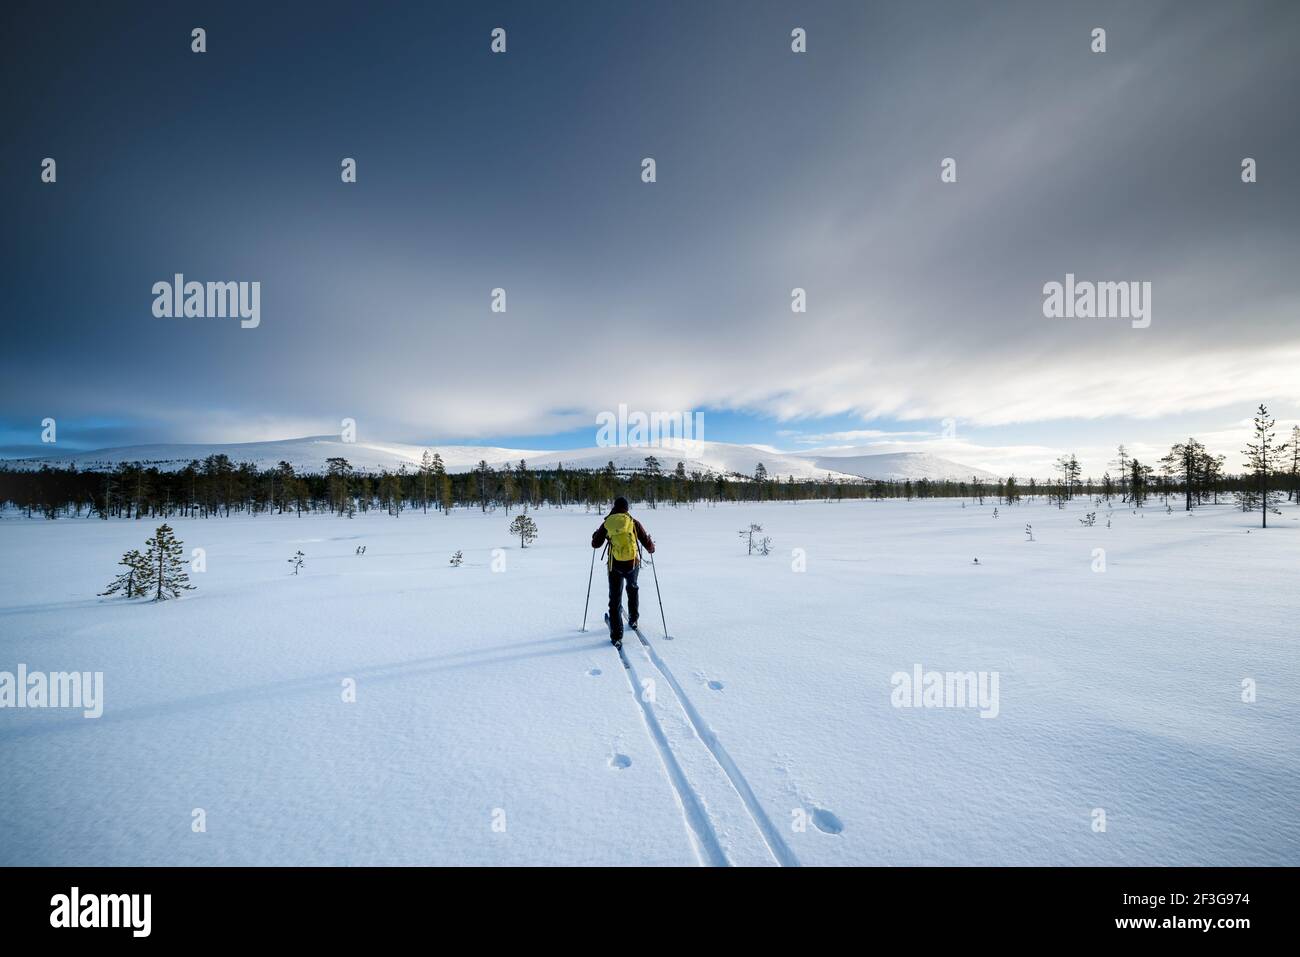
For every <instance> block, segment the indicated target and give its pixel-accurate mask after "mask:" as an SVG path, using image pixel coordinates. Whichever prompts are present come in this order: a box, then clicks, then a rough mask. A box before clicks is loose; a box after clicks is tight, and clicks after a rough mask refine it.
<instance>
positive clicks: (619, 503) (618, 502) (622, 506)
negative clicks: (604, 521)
mask: <svg viewBox="0 0 1300 957" xmlns="http://www.w3.org/2000/svg"><path fill="white" fill-rule="evenodd" d="M614 511H616V512H626V511H627V499H625V498H624V497H623V496H622V495H620V496H619V497H618V498H616V499H614Z"/></svg>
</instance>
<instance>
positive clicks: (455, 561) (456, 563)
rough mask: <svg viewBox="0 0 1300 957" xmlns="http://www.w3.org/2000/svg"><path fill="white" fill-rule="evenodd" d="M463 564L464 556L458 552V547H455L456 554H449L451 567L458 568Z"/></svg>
mask: <svg viewBox="0 0 1300 957" xmlns="http://www.w3.org/2000/svg"><path fill="white" fill-rule="evenodd" d="M463 564H465V556H464V555H462V554H461V553H460V550H459V549H457V550H456V554H454V555H452V556H451V565H452V567H453V568H460V566H461V565H463Z"/></svg>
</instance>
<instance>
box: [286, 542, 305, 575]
mask: <svg viewBox="0 0 1300 957" xmlns="http://www.w3.org/2000/svg"><path fill="white" fill-rule="evenodd" d="M306 557H307V556H306V555H304V554H303V553H302V549H301V548H300V549H298V550H297V551H296V552H294V553H293V558H291V559H289V564H290V565H292V566H293V573H294V574H295V575H296V574H298V569H300V568H302V562H303V559H305V558H306Z"/></svg>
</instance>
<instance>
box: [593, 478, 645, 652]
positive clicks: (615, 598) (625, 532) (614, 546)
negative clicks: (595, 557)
mask: <svg viewBox="0 0 1300 957" xmlns="http://www.w3.org/2000/svg"><path fill="white" fill-rule="evenodd" d="M606 542H608V543H609V560H608V563H607V566H606V567H607V569H608V571H609V640H610V641H611V642H613V643H614V644H615V645H616V646H618V647H622V644H623V616H622V615H621V614H620V613H619V609H620V607H621V606H622V604H623V586H624V585H625V584H626V585H627V622H628V625H629V626H630V627H632V628H635V627H636V625H637V613H638V605H639V598H640V592H639V589H638V588H637V584H636V577H637V573H638V572H639V571H640V570H641V551H640V549H641V548H645V550H646V551H647V552H649V553H650V554H651V555H653V554H654V553H655V543H654V541H653V540H652V539H651V538H650V535H649V533H648V532H646V530H645V526H643V525H642V524H641V523H640V522H638V521H637V520H636V519H634V518H633V517H632V516H631V515H629V514H628V505H627V499H625V498H623V497H622V496H620V497H618V498H617V499H615V500H614V508H613V510H612V511H611V512H610V513H609V514H608V515H606V516H605V520H604V521H603V522H601V524H600V528H598V529H596V531H594V532H593V533H592V535H591V547H592V548H600V546H601V545H604V544H605V543H606Z"/></svg>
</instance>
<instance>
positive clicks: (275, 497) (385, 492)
mask: <svg viewBox="0 0 1300 957" xmlns="http://www.w3.org/2000/svg"><path fill="white" fill-rule="evenodd" d="M1273 425H1274V423H1273V421H1272V420H1270V419H1269V418H1268V413H1267V410H1266V409H1264V408H1263V407H1262V406H1261V408H1260V415H1259V416H1257V417H1256V419H1255V431H1254V434H1253V441H1252V442H1251V443H1250V444H1249V445H1248V446H1247V448H1246V449H1244V450H1243V453H1242V454H1243V455H1244V456H1245V465H1246V469H1245V470H1244V471H1242V472H1240V473H1236V474H1229V473H1228V472H1227V471H1225V468H1224V457H1223V456H1211V455H1210V454H1208V453H1207V452H1206V450H1205V448H1204V446H1202V445H1201V444H1200V443H1199V442H1197V441H1196V440H1195V439H1188V440H1187V441H1186V442H1180V443H1178V444H1176V445H1174V446H1173V447H1172V448H1171V449H1170V451H1169V453H1168V454H1167V455H1165V456H1164V457H1163V458H1161V459H1160V460H1159V461H1157V462H1155V463H1152V464H1146V463H1143V462H1140V461H1138V460H1137V459H1134V458H1132V457H1131V456H1129V454H1128V453H1127V452H1126V451H1125V449H1124V447H1123V446H1120V447H1119V449H1118V451H1117V455H1116V458H1115V461H1114V462H1113V463H1112V465H1111V469H1108V470H1107V471H1106V472H1105V473H1104V474H1103V475H1102V476H1101V478H1099V479H1097V478H1091V477H1084V476H1082V474H1081V469H1080V466H1079V463H1078V461H1077V460H1076V459H1075V457H1074V456H1073V455H1070V456H1063V457H1062V458H1060V459H1059V460H1058V461H1057V463H1056V472H1057V474H1056V475H1055V476H1054V477H1053V478H1051V479H1048V480H1038V479H1033V478H1030V479H1028V480H1025V481H1019V480H1017V479H1016V478H1015V477H1013V476H1008V477H1007V478H1005V479H999V480H996V481H993V480H981V479H979V478H975V477H972V478H971V479H970V480H969V481H933V480H930V479H925V478H922V479H915V480H911V479H905V480H890V481H886V480H880V479H856V480H854V479H839V480H819V479H796V478H794V477H793V476H786V477H784V478H782V477H781V476H778V475H769V474H767V471H766V469H765V468H764V467H763V466H762V465H761V464H760V465H759V466H758V467H757V469H756V470H755V473H754V474H753V475H741V474H736V473H732V474H726V475H720V474H716V473H712V472H700V471H690V472H688V471H687V470H686V466H685V465H684V463H682V462H678V463H676V465H675V467H671V468H664V467H663V465H662V464H661V463H660V461H659V459H658V458H656V457H655V456H653V455H648V456H646V458H645V462H644V465H643V466H642V467H641V468H638V469H617V468H615V466H614V464H613V463H612V462H611V463H609V464H608V465H607V466H606V467H605V468H603V469H565V468H563V467H556V468H547V469H533V468H529V466H528V464H527V462H525V461H520V462H519V463H517V464H516V465H513V466H505V467H499V468H493V467H492V466H490V465H488V463H487V462H480V463H479V464H478V466H477V468H475V469H473V470H471V471H469V472H460V473H451V472H448V471H447V470H446V468H445V467H444V466H443V463H442V460H441V458H440V457H439V456H438V455H437V454H431V453H429V452H426V453H425V455H424V459H423V461H422V462H421V464H420V465H419V466H417V467H415V468H413V469H406V468H402V469H399V470H398V471H396V472H391V471H384V472H379V473H377V474H375V473H371V472H362V471H357V470H355V469H354V468H353V467H352V466H351V465H350V464H349V463H348V462H347V460H346V459H342V458H333V459H330V460H328V466H327V469H326V471H325V472H324V473H323V474H319V473H317V474H301V473H298V472H296V471H295V470H294V468H293V466H292V465H290V464H289V463H288V462H281V463H280V464H279V465H278V466H277V467H276V468H273V469H258V468H257V467H255V466H253V465H251V464H249V463H240V464H236V463H234V462H232V461H231V460H230V459H229V457H227V456H226V455H210V456H208V457H207V458H205V459H203V460H202V461H198V460H195V461H193V462H190V463H189V464H188V465H186V466H185V467H184V468H181V469H178V470H163V469H160V468H159V467H158V465H157V464H152V465H151V464H149V463H141V462H134V463H129V464H127V463H124V464H121V465H119V466H117V467H116V468H114V469H113V470H112V471H78V470H77V469H76V468H50V467H43V468H41V469H39V470H30V469H25V470H18V469H10V468H5V467H3V466H0V504H3V505H4V506H5V507H6V508H8V509H10V510H13V509H16V510H18V511H19V512H21V513H22V514H24V515H26V516H29V517H31V516H43V517H44V518H47V519H56V518H60V517H66V516H78V517H79V516H94V517H98V518H103V519H109V518H123V519H146V518H147V519H158V518H172V517H177V516H179V517H187V518H211V517H216V516H227V515H240V514H246V515H261V514H274V515H284V514H292V515H303V514H309V513H332V514H336V515H342V516H349V517H350V516H353V515H356V514H357V513H358V512H361V513H367V512H371V511H381V512H386V513H388V514H389V515H393V516H400V515H401V514H402V513H403V512H407V511H419V512H424V513H427V512H430V511H434V512H437V511H441V512H444V513H448V512H450V511H451V510H452V509H455V508H477V509H480V510H482V511H485V512H486V511H491V510H495V509H504V510H505V511H506V512H509V511H510V510H511V509H512V508H518V509H524V510H527V509H530V508H542V507H547V506H551V507H562V506H566V505H584V506H588V507H595V508H604V507H606V506H607V505H608V504H609V502H610V501H611V500H612V499H613V498H614V497H615V496H618V495H623V496H626V497H627V498H628V499H629V500H631V501H635V502H638V503H641V504H642V505H643V506H645V507H648V508H657V507H661V506H664V507H674V506H678V507H680V506H684V505H692V504H700V503H702V504H711V503H718V502H761V501H796V500H825V501H840V500H845V499H887V498H890V499H908V500H910V499H921V498H954V499H956V498H960V499H963V500H972V501H975V502H979V503H983V502H985V501H986V500H992V501H995V502H997V503H999V504H1004V505H1014V504H1016V503H1017V502H1020V501H1026V500H1029V501H1033V500H1039V499H1043V500H1047V501H1052V502H1056V503H1058V504H1061V505H1062V506H1063V505H1064V503H1066V502H1068V501H1070V500H1071V499H1072V498H1075V497H1076V496H1089V497H1093V498H1096V499H1099V500H1101V501H1104V502H1107V503H1114V502H1118V503H1120V504H1122V505H1126V506H1128V507H1142V506H1145V505H1149V504H1150V503H1152V502H1153V501H1158V502H1159V504H1160V505H1161V506H1163V507H1168V508H1173V507H1178V508H1182V509H1188V510H1190V509H1192V508H1195V507H1196V506H1198V505H1203V504H1207V503H1214V504H1219V503H1221V502H1223V501H1229V502H1231V503H1233V504H1235V505H1237V506H1239V507H1241V508H1242V509H1243V510H1247V511H1259V512H1260V513H1261V515H1262V516H1263V518H1264V520H1265V521H1267V515H1268V514H1269V513H1270V512H1272V513H1275V512H1276V509H1277V507H1278V506H1279V505H1280V504H1281V503H1282V501H1283V500H1284V498H1285V500H1286V501H1292V502H1296V503H1297V504H1300V427H1297V428H1295V429H1293V430H1292V435H1291V439H1292V441H1291V442H1289V443H1278V441H1277V438H1276V436H1275V435H1274V433H1273V432H1272V427H1273ZM1112 469H1113V473H1112Z"/></svg>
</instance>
